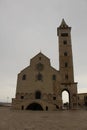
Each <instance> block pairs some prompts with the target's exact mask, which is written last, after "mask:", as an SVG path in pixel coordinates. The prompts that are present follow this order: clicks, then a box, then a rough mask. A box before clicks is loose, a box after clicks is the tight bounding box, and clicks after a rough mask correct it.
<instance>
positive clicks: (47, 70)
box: [12, 19, 78, 110]
mask: <svg viewBox="0 0 87 130" xmlns="http://www.w3.org/2000/svg"><path fill="white" fill-rule="evenodd" d="M57 35H58V37H59V71H58V70H56V69H55V68H53V67H52V66H51V64H50V59H49V58H48V57H47V56H45V55H44V54H42V53H41V52H40V53H39V54H37V55H36V56H35V57H33V58H32V59H31V60H30V65H29V66H28V67H26V68H25V69H23V70H22V71H21V72H20V73H19V74H18V80H17V89H16V96H15V98H14V99H12V107H13V109H20V110H21V109H22V110H23V109H24V110H58V109H62V105H63V103H62V92H63V91H67V92H68V94H69V108H70V109H74V108H76V107H77V99H78V98H77V83H76V82H74V72H73V57H72V45H71V27H69V26H68V25H67V24H66V23H65V21H64V19H63V20H62V22H61V25H60V26H59V27H58V28H57Z"/></svg>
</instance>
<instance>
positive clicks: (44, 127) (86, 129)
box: [0, 107, 87, 130]
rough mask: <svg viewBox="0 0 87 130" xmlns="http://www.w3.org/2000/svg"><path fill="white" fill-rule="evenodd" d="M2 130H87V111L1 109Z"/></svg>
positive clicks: (0, 125) (0, 122) (0, 128)
mask: <svg viewBox="0 0 87 130" xmlns="http://www.w3.org/2000/svg"><path fill="white" fill-rule="evenodd" d="M0 130H87V111H86V110H72V111H54V112H53V111H52V112H51V111H50V112H44V111H41V112H38V111H13V110H10V109H9V108H2V107H0Z"/></svg>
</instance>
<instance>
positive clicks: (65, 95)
mask: <svg viewBox="0 0 87 130" xmlns="http://www.w3.org/2000/svg"><path fill="white" fill-rule="evenodd" d="M62 109H70V94H69V92H68V91H67V90H63V91H62Z"/></svg>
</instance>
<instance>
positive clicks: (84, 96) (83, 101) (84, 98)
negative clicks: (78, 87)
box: [78, 93, 87, 108]
mask: <svg viewBox="0 0 87 130" xmlns="http://www.w3.org/2000/svg"><path fill="white" fill-rule="evenodd" d="M78 108H87V93H79V94H78Z"/></svg>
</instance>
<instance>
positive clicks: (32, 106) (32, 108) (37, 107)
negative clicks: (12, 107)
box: [26, 103, 43, 111]
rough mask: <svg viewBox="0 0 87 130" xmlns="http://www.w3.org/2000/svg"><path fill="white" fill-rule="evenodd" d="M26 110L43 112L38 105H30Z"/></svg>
mask: <svg viewBox="0 0 87 130" xmlns="http://www.w3.org/2000/svg"><path fill="white" fill-rule="evenodd" d="M26 110H33V111H43V108H42V106H41V105H40V104H39V103H31V104H30V105H28V106H27V108H26Z"/></svg>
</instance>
